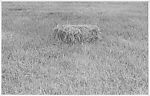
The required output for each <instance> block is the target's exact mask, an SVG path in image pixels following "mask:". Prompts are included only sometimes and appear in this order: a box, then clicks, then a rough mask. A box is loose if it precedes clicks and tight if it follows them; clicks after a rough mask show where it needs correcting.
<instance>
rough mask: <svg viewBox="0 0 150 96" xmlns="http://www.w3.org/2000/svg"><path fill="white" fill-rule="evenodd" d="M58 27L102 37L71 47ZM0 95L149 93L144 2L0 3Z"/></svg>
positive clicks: (145, 6) (146, 16) (146, 8)
mask: <svg viewBox="0 0 150 96" xmlns="http://www.w3.org/2000/svg"><path fill="white" fill-rule="evenodd" d="M57 24H93V25H97V26H99V27H100V29H101V33H102V39H100V40H98V41H96V42H94V43H84V44H75V45H72V46H69V45H67V44H64V43H61V42H58V41H57V40H55V39H54V38H53V28H54V27H56V25H57ZM1 84H2V94H17V95H18V94H38V95H40V94H47V95H49V94H53V95H54V94H59V95H63V94H65V95H69V94H71V95H73V94H80V95H94V94H100V95H102V94H105V95H114V94H118V95H119V94H121V95H123V94H148V3H147V2H90V3H89V2H32V3H31V2H30V3H29V2H3V3H2V83H1Z"/></svg>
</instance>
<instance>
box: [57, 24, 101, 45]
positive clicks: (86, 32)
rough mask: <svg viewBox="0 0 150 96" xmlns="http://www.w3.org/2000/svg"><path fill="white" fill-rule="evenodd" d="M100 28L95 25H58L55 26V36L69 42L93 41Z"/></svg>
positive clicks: (96, 37)
mask: <svg viewBox="0 0 150 96" xmlns="http://www.w3.org/2000/svg"><path fill="white" fill-rule="evenodd" d="M99 33H100V30H99V28H98V27H97V26H95V25H58V26H57V27H55V28H54V38H55V39H58V40H60V41H62V42H64V43H67V44H75V43H85V42H89V43H91V42H93V41H95V40H97V39H98V34H99Z"/></svg>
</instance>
